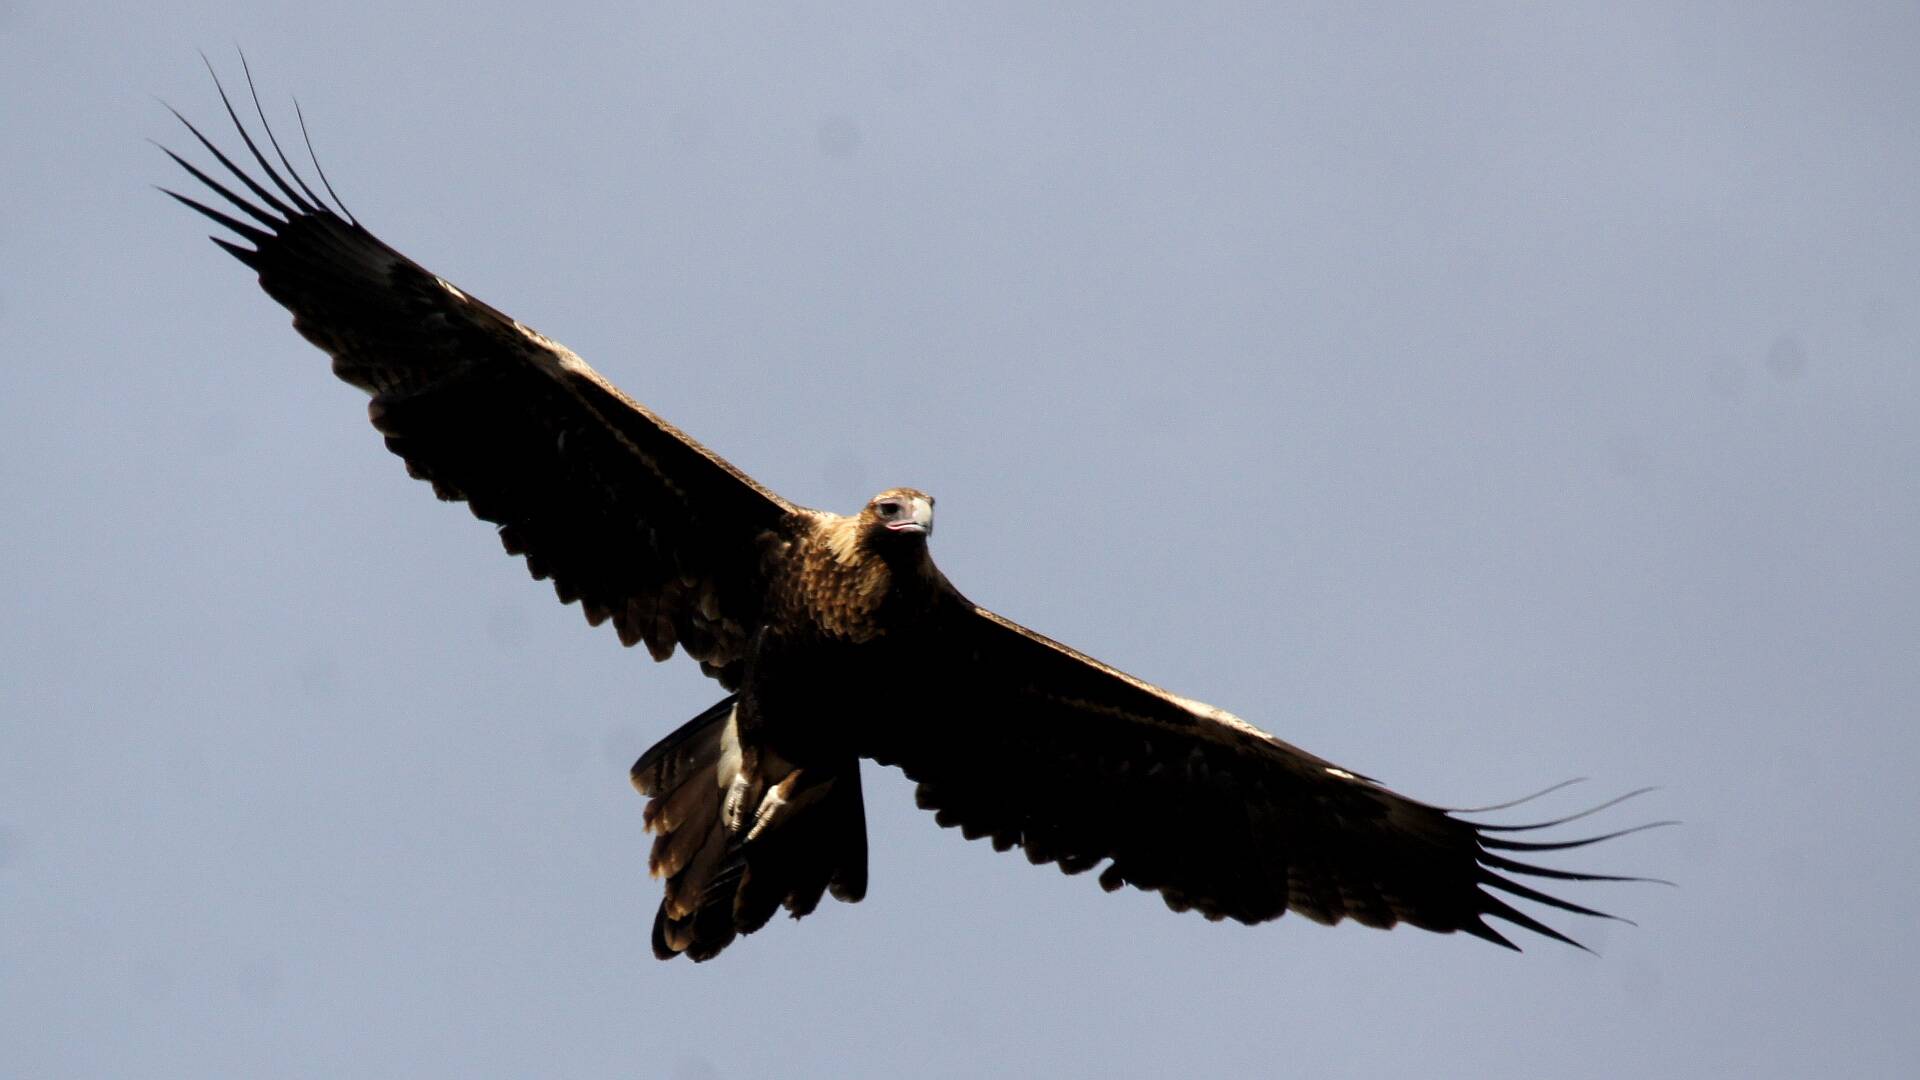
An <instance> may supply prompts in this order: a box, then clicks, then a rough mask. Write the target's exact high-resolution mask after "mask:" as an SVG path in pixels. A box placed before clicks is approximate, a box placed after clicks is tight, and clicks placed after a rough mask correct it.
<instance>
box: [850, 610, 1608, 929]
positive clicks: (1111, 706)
mask: <svg viewBox="0 0 1920 1080" xmlns="http://www.w3.org/2000/svg"><path fill="white" fill-rule="evenodd" d="M935 639H936V640H935V641H934V642H933V643H932V645H931V646H930V647H929V648H927V649H925V650H924V651H922V652H920V653H919V655H918V656H917V658H916V663H917V664H918V665H919V667H920V670H919V671H917V672H916V677H917V678H919V679H924V680H927V681H925V682H922V683H919V684H918V685H924V686H928V687H932V688H936V691H935V692H932V693H929V694H928V695H927V696H928V698H929V699H932V700H933V701H934V704H933V706H932V710H931V711H930V712H928V713H926V714H924V715H919V716H916V717H914V718H913V720H912V722H902V721H900V720H899V719H897V718H895V719H893V720H891V721H889V722H887V723H885V724H875V725H874V726H872V727H871V728H869V729H866V730H864V731H863V732H862V750H863V752H864V753H867V754H869V755H871V756H872V757H874V758H876V759H877V760H879V761H881V762H882V763H884V764H893V765H898V766H900V767H901V768H902V769H903V770H904V771H905V772H906V774H907V775H908V776H909V777H911V778H912V779H913V780H915V781H917V782H918V784H919V788H918V799H919V802H920V805H921V806H922V807H924V808H926V809H929V810H932V811H934V812H935V814H936V817H937V820H938V821H939V822H940V824H942V825H948V826H958V827H959V828H960V829H961V830H962V831H963V832H964V833H965V834H966V835H967V837H968V838H970V839H972V838H978V837H983V836H984V837H990V838H991V839H992V841H993V844H994V846H995V847H996V848H999V849H1000V850H1003V851H1004V850H1006V849H1008V848H1010V847H1013V846H1014V845H1016V844H1017V845H1019V846H1021V847H1023V848H1025V850H1026V853H1027V857H1028V858H1029V859H1030V860H1032V861H1033V862H1035V863H1043V862H1056V863H1058V864H1059V866H1060V868H1061V869H1062V870H1063V871H1065V872H1067V873H1069V874H1073V873H1080V872H1083V871H1087V870H1091V869H1093V868H1094V867H1096V866H1098V865H1100V864H1101V863H1106V866H1105V868H1104V869H1103V870H1102V871H1101V873H1100V875H1099V880H1100V884H1101V885H1102V886H1103V887H1105V888H1106V889H1108V890H1109V891H1112V890H1114V889H1118V888H1119V887H1120V886H1121V885H1126V884H1131V885H1134V886H1137V887H1139V888H1142V889H1152V890H1157V891H1159V892H1160V893H1162V894H1163V896H1164V898H1165V900H1166V902H1167V905H1168V906H1169V907H1171V908H1173V909H1174V910H1176V911H1185V910H1188V909H1192V910H1197V911H1199V912H1201V913H1203V914H1205V915H1206V916H1207V917H1208V918H1213V919H1220V918H1232V919H1238V920H1240V921H1242V922H1246V923H1257V922H1261V921H1264V920H1267V919H1273V918H1277V917H1279V916H1280V915H1282V914H1284V913H1286V912H1287V911H1296V912H1299V913H1300V914H1303V915H1305V916H1307V917H1308V918H1310V919H1314V920H1316V921H1318V922H1323V923H1337V922H1339V921H1341V920H1342V919H1346V918H1352V919H1354V920H1356V921H1358V922H1360V923H1362V924H1364V925H1367V926H1377V927H1391V926H1394V925H1397V924H1399V923H1408V924H1411V925H1413V926H1418V927H1421V928H1423V929H1427V930H1434V931H1439V932H1442V933H1449V932H1452V931H1456V930H1463V931H1466V932H1467V933H1469V934H1473V935H1475V936H1477V937H1481V938H1485V939H1487V940H1489V941H1493V942H1497V943H1499V944H1501V945H1506V946H1508V947H1513V946H1512V943H1511V942H1510V941H1508V940H1507V939H1506V938H1505V937H1504V936H1503V935H1501V934H1500V933H1499V932H1498V931H1496V930H1495V929H1494V928H1493V927H1491V926H1489V925H1488V923H1487V922H1486V918H1487V916H1495V917H1498V918H1500V919H1504V920H1506V921H1508V922H1511V923H1514V924H1517V925H1519V926H1521V927H1524V928H1526V929H1528V930H1531V931H1533V932H1535V933H1538V934H1542V935H1544V936H1546V937H1550V938H1553V939H1555V940H1558V941H1564V942H1568V943H1569V944H1577V943H1575V942H1572V941H1571V939H1569V938H1567V937H1566V936H1565V935H1563V934H1562V933H1560V932H1559V931H1557V930H1555V929H1553V928H1552V927H1550V926H1547V925H1546V924H1545V923H1542V922H1540V921H1539V920H1537V919H1535V918H1534V917H1532V916H1530V915H1528V914H1526V913H1525V912H1523V911H1521V910H1519V909H1517V908H1515V907H1513V906H1512V905H1510V904H1509V903H1507V902H1506V901H1505V900H1503V899H1502V898H1501V897H1500V896H1498V895H1496V893H1504V894H1506V895H1508V896H1516V897H1521V898H1524V899H1526V900H1530V901H1534V902H1537V903H1540V904H1545V905H1547V906H1549V907H1554V908H1559V909H1561V910H1564V911H1570V912H1576V913H1579V914H1582V915H1594V916H1599V915H1601V913H1600V912H1596V911H1593V910H1591V909H1589V908H1586V907H1582V906H1580V905H1577V904H1572V903H1569V902H1567V901H1564V900H1560V899H1558V898H1556V897H1552V896H1549V895H1547V894H1545V893H1542V892H1540V891H1538V890H1536V889H1533V888H1531V887H1529V886H1527V885H1525V884H1522V883H1520V882H1518V881H1515V880H1513V877H1512V875H1516V874H1517V875H1524V876H1532V877H1547V878H1555V879H1561V880H1577V881H1592V880H1622V879H1617V878H1611V877H1608V876H1604V875H1592V874H1575V873H1569V872H1566V871H1561V870H1553V869H1547V868H1542V867H1535V866H1532V865H1529V864H1527V863H1523V862H1520V861H1518V860H1516V859H1515V858H1513V855H1515V854H1517V853H1524V852H1541V851H1552V850H1559V849H1564V848H1573V847H1581V846H1584V845H1585V844H1588V843H1593V842H1596V841H1597V840H1600V839H1606V837H1590V838H1585V839H1580V840H1573V841H1563V842H1560V843H1544V842H1527V841H1520V840H1514V839H1509V838H1506V835H1505V834H1508V833H1511V832H1513V831H1516V828H1515V827H1513V826H1489V825H1482V824H1476V823H1473V822H1469V821H1466V820H1463V819H1462V818H1459V817H1456V816H1454V815H1453V814H1451V813H1449V812H1447V811H1444V810H1441V809H1438V808H1436V807H1432V806H1428V805H1426V804H1424V803H1419V802H1415V801H1414V800H1412V799H1408V798H1406V797H1404V796H1402V795H1399V794H1396V793H1394V792H1392V791H1389V790H1387V789H1386V788H1384V787H1381V786H1380V785H1379V784H1376V783H1374V782H1372V781H1370V780H1368V779H1366V778H1364V777H1360V776H1356V775H1354V774H1353V773H1350V772H1348V771H1346V770H1344V769H1340V768H1338V767H1337V766H1334V765H1332V764H1331V763H1329V762H1326V761H1323V760H1321V759H1320V758H1317V757H1315V756H1313V755H1312V754H1309V753H1306V752H1305V751H1302V750H1299V749H1297V748H1295V747H1293V746H1289V745H1287V744H1286V743H1284V742H1281V741H1280V740H1278V739H1275V738H1273V737H1272V736H1270V735H1267V734H1266V733H1264V732H1261V731H1258V730H1257V729H1254V728H1252V727H1251V726H1249V725H1247V724H1245V723H1244V722H1242V721H1240V720H1239V719H1238V718H1237V717H1233V716H1231V715H1229V714H1226V713H1224V712H1222V711H1220V710H1217V709H1214V708H1212V707H1211V706H1207V705H1203V704H1200V703H1199V702H1191V701H1186V700H1184V699H1181V698H1178V697H1176V696H1174V695H1172V694H1169V693H1167V692H1166V691H1163V690H1160V689H1159V688H1157V687H1153V686H1150V685H1148V684H1146V683H1143V682H1140V681H1139V680H1136V679H1133V678H1132V677H1131V676H1128V675H1125V674H1123V673H1121V672H1119V671H1116V670H1114V669H1112V668H1109V667H1107V666H1105V665H1103V664H1100V663H1099V662H1097V661H1094V660H1092V659H1090V658H1088V657H1085V656H1083V655H1081V654H1079V653H1076V652H1074V651H1072V650H1071V649H1068V648H1066V647H1065V646H1062V645H1059V644H1057V643H1055V642H1053V641H1050V640H1048V639H1046V638H1044V637H1041V636H1040V635H1038V634H1035V633H1033V632H1032V631H1030V630H1027V629H1025V628H1024V627H1021V626H1018V625H1016V624H1014V623H1012V622H1009V621H1008V620H1005V619H1003V618H1001V617H1000V616H997V615H994V614H993V613H991V612H988V611H985V610H984V609H979V608H972V607H971V606H970V605H969V606H966V607H964V608H963V607H959V606H956V608H955V609H954V611H953V613H952V614H951V616H950V617H949V618H947V619H946V620H945V625H944V626H943V627H942V630H941V632H940V633H939V634H937V635H935ZM1550 824H1553V823H1550ZM1628 831H1631V830H1628ZM1614 835H1618V834H1614ZM1490 890H1491V891H1490Z"/></svg>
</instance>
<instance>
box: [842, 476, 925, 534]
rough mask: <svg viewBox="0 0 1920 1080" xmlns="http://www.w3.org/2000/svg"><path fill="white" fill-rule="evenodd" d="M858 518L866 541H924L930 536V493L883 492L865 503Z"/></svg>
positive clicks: (892, 490) (911, 491)
mask: <svg viewBox="0 0 1920 1080" xmlns="http://www.w3.org/2000/svg"><path fill="white" fill-rule="evenodd" d="M860 519H861V524H862V525H863V526H865V528H864V529H863V530H862V531H864V532H865V533H866V534H867V536H868V537H869V542H878V543H885V544H898V543H916V544H924V543H926V540H927V537H929V536H932V535H933V496H931V495H929V494H927V493H926V492H924V491H915V490H914V489H912V488H893V489H891V490H888V491H883V492H881V493H880V494H878V495H875V496H874V497H873V498H872V499H870V500H869V501H868V502H867V505H866V508H865V509H863V510H861V511H860Z"/></svg>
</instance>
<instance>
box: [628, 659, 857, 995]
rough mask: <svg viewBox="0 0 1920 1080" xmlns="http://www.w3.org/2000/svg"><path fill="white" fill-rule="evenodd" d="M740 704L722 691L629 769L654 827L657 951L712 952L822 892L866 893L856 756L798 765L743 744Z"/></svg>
mask: <svg viewBox="0 0 1920 1080" xmlns="http://www.w3.org/2000/svg"><path fill="white" fill-rule="evenodd" d="M739 709H740V701H739V698H738V696H737V695H736V696H733V697H728V698H726V699H725V700H723V701H721V702H720V703H719V704H717V705H715V706H713V707H712V708H710V709H708V710H707V711H705V712H703V713H701V714H700V715H699V716H696V717H694V718H693V719H692V720H690V721H688V722H687V723H686V724H684V725H682V726H681V727H680V729H679V730H677V731H675V732H674V733H673V734H671V735H669V736H667V737H666V738H664V739H662V740H660V742H659V743H657V744H656V745H655V746H654V747H653V749H651V750H648V751H647V752H646V753H645V754H644V755H642V756H641V758H640V760H639V761H637V762H635V763H634V766H633V786H634V787H635V788H637V789H639V791H640V793H641V794H642V795H646V796H648V797H649V801H648V803H647V809H646V826H647V829H648V831H650V832H652V833H654V834H655V840H654V842H653V853H652V855H651V856H650V857H649V858H648V860H647V865H648V869H649V870H651V871H652V872H653V875H654V876H655V877H659V878H664V879H666V893H665V895H664V896H663V897H662V898H661V901H660V910H659V913H658V914H656V915H655V916H654V920H653V952H654V955H655V956H658V957H659V958H660V959H662V960H670V959H672V958H673V957H675V956H678V955H680V954H682V953H685V954H686V955H687V956H689V957H691V958H692V959H694V960H705V959H708V958H709V957H712V956H716V955H718V954H719V952H720V950H722V949H724V948H726V947H727V945H728V944H729V943H730V942H732V941H733V939H734V938H735V937H736V936H738V935H740V934H751V933H753V932H754V931H755V930H758V929H760V928H761V927H762V926H765V925H766V924H767V920H769V919H771V918H772V917H773V913H774V912H775V911H777V910H779V909H780V908H781V907H785V908H786V909H787V911H788V912H790V913H791V914H792V915H793V917H794V918H796V919H798V918H800V917H802V916H804V915H808V914H810V913H812V911H813V909H814V908H816V907H818V906H819V904H820V898H821V897H822V896H823V895H825V894H826V893H828V892H831V893H832V894H833V896H834V898H835V899H838V900H844V901H846V902H848V903H854V902H856V901H858V900H860V898H861V897H863V896H865V895H866V893H867V824H866V810H865V807H864V804H863V803H862V800H861V795H860V762H859V760H858V759H856V758H851V757H850V758H847V759H846V760H845V761H844V762H841V763H838V764H835V765H833V766H831V767H827V768H821V767H817V766H809V767H807V768H799V767H796V766H794V765H792V764H791V763H789V762H786V761H783V760H781V759H780V758H779V757H778V756H777V755H774V754H772V753H770V752H768V751H766V750H764V749H758V748H755V747H752V746H743V745H742V744H741V740H740V725H739Z"/></svg>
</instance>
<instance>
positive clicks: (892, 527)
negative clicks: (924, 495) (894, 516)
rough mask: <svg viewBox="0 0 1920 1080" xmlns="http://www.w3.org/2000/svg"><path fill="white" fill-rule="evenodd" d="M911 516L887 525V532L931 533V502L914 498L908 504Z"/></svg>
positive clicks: (927, 534)
mask: <svg viewBox="0 0 1920 1080" xmlns="http://www.w3.org/2000/svg"><path fill="white" fill-rule="evenodd" d="M910 505H911V506H912V508H913V514H912V516H910V517H908V518H906V519H905V520H902V521H895V522H892V523H890V524H888V525H887V531H888V532H897V533H917V534H919V535H921V536H932V535H933V504H932V503H930V502H928V501H927V500H925V499H919V498H916V499H914V500H913V501H912V503H911V504H910Z"/></svg>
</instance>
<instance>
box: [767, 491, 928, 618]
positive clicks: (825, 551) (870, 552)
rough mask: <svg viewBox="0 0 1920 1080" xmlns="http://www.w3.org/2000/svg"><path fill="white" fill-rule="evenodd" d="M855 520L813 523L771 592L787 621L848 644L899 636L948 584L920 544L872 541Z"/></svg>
mask: <svg viewBox="0 0 1920 1080" xmlns="http://www.w3.org/2000/svg"><path fill="white" fill-rule="evenodd" d="M873 540H874V538H873V537H872V535H871V534H870V532H869V531H868V529H867V527H866V523H865V522H864V521H862V520H861V519H860V518H858V517H837V518H833V519H830V520H827V521H822V522H820V523H818V524H817V525H816V526H815V528H814V530H813V531H812V533H811V535H809V536H806V537H804V538H802V539H801V541H800V542H799V543H797V544H795V545H794V546H793V548H791V549H789V551H790V554H789V557H788V559H787V560H786V566H785V567H784V568H783V572H781V573H780V574H779V575H778V581H777V583H776V586H775V593H776V594H777V598H778V600H779V602H780V606H781V608H782V609H784V611H785V612H786V614H787V616H788V617H789V619H792V620H794V621H795V622H796V623H798V624H800V625H807V626H811V627H812V628H813V629H815V630H816V631H818V632H819V633H820V634H822V635H823V636H826V637H829V638H835V639H840V640H846V641H853V642H864V641H871V640H874V639H876V638H879V637H883V636H886V635H888V634H892V633H897V632H899V631H900V630H903V629H905V628H906V627H907V626H908V625H910V624H911V623H913V622H914V621H916V618H917V616H918V615H919V614H921V613H924V612H925V611H927V610H930V609H931V608H932V606H933V604H934V603H935V602H936V600H937V597H938V595H939V592H940V589H941V587H942V586H943V585H944V584H945V581H946V579H945V578H944V577H943V576H942V575H941V573H940V571H939V570H938V569H936V568H935V567H934V565H933V557H932V556H931V555H930V554H928V552H927V546H926V544H925V543H874V542H873Z"/></svg>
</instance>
